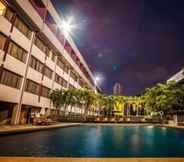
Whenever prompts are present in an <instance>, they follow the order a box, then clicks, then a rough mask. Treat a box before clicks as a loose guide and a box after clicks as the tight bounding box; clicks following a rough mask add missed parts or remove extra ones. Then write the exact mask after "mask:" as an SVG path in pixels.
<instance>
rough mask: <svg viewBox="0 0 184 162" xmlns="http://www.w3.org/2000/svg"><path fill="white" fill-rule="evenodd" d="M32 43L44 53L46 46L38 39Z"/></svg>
mask: <svg viewBox="0 0 184 162" xmlns="http://www.w3.org/2000/svg"><path fill="white" fill-rule="evenodd" d="M34 43H35V45H36V46H37V47H38V48H39V49H40V50H41V51H43V52H44V53H45V52H46V46H45V45H44V43H43V42H42V41H41V40H40V39H39V38H38V37H36V38H35V41H34Z"/></svg>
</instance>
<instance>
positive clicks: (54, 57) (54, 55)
mask: <svg viewBox="0 0 184 162" xmlns="http://www.w3.org/2000/svg"><path fill="white" fill-rule="evenodd" d="M51 59H52V61H54V62H55V59H56V53H55V52H52V56H51Z"/></svg>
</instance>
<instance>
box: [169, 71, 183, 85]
mask: <svg viewBox="0 0 184 162" xmlns="http://www.w3.org/2000/svg"><path fill="white" fill-rule="evenodd" d="M170 81H175V82H177V83H180V84H184V69H182V70H180V71H179V72H177V73H176V74H175V75H173V76H172V77H171V78H169V79H168V80H167V83H168V82H170Z"/></svg>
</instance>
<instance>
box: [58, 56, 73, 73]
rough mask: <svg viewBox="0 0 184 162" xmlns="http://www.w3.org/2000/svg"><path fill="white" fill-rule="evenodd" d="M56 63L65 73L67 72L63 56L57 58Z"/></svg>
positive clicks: (66, 64) (67, 67)
mask: <svg viewBox="0 0 184 162" xmlns="http://www.w3.org/2000/svg"><path fill="white" fill-rule="evenodd" d="M57 65H58V66H59V67H60V68H61V69H62V70H63V71H64V72H66V73H68V72H69V69H70V68H69V65H68V63H67V61H66V60H65V59H64V58H61V57H60V58H58V59H57Z"/></svg>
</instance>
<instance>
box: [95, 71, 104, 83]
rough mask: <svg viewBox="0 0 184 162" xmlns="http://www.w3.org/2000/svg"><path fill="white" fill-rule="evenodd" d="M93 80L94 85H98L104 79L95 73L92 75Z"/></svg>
mask: <svg viewBox="0 0 184 162" xmlns="http://www.w3.org/2000/svg"><path fill="white" fill-rule="evenodd" d="M94 81H95V85H100V84H102V83H103V81H104V76H103V75H102V74H100V73H97V74H96V75H94Z"/></svg>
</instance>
